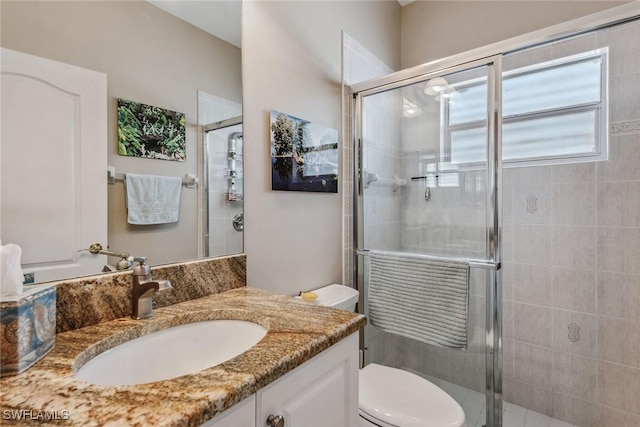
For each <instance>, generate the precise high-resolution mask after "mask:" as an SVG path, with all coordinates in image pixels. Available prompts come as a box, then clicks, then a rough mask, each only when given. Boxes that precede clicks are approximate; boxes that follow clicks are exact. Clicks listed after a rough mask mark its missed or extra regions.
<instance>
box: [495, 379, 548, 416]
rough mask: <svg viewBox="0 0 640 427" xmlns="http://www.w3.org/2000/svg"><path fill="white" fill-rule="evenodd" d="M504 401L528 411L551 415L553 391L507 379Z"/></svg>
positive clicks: (504, 384)
mask: <svg viewBox="0 0 640 427" xmlns="http://www.w3.org/2000/svg"><path fill="white" fill-rule="evenodd" d="M503 386H504V387H503V388H504V400H505V401H507V402H510V403H513V404H516V405H519V406H523V407H525V408H527V409H531V410H534V411H536V412H540V413H541V414H545V415H551V413H552V400H551V389H547V388H542V387H536V386H534V385H531V384H527V383H523V382H521V381H516V380H512V379H509V378H506V379H505V380H504V381H503Z"/></svg>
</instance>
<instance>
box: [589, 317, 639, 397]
mask: <svg viewBox="0 0 640 427" xmlns="http://www.w3.org/2000/svg"><path fill="white" fill-rule="evenodd" d="M598 358H599V359H602V360H607V361H610V362H618V363H622V364H623V365H629V366H633V367H635V368H640V322H639V321H635V320H622V319H613V318H610V317H599V318H598ZM638 398H640V396H638Z"/></svg>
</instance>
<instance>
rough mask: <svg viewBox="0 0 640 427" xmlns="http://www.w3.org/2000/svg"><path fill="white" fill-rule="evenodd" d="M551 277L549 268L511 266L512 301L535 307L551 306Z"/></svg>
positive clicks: (524, 265) (521, 265)
mask: <svg viewBox="0 0 640 427" xmlns="http://www.w3.org/2000/svg"><path fill="white" fill-rule="evenodd" d="M552 285H553V276H552V271H551V269H550V268H549V267H546V266H540V265H528V264H514V265H513V299H514V301H517V302H523V303H527V304H535V305H544V306H550V305H551V296H552V292H551V290H552Z"/></svg>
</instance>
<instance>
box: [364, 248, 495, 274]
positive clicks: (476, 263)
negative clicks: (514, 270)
mask: <svg viewBox="0 0 640 427" xmlns="http://www.w3.org/2000/svg"><path fill="white" fill-rule="evenodd" d="M376 252H379V253H383V254H385V255H394V256H407V255H408V256H413V257H429V258H441V259H448V258H451V257H442V256H436V255H426V254H417V253H413V252H399V251H376ZM356 255H360V256H369V249H356ZM467 261H468V262H469V267H471V268H482V269H484V270H500V268H502V264H501V263H499V262H496V261H491V260H484V259H482V260H481V259H468V260H467Z"/></svg>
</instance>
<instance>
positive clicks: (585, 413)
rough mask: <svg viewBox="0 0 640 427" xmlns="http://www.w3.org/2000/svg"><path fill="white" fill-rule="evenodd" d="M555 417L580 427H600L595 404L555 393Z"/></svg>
mask: <svg viewBox="0 0 640 427" xmlns="http://www.w3.org/2000/svg"><path fill="white" fill-rule="evenodd" d="M553 417H554V418H557V419H559V420H562V421H566V422H568V423H571V424H574V425H577V426H580V427H600V426H598V425H597V419H598V411H597V407H596V405H595V403H594V402H592V401H588V400H584V399H579V398H577V397H573V396H568V395H563V394H560V393H553Z"/></svg>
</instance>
